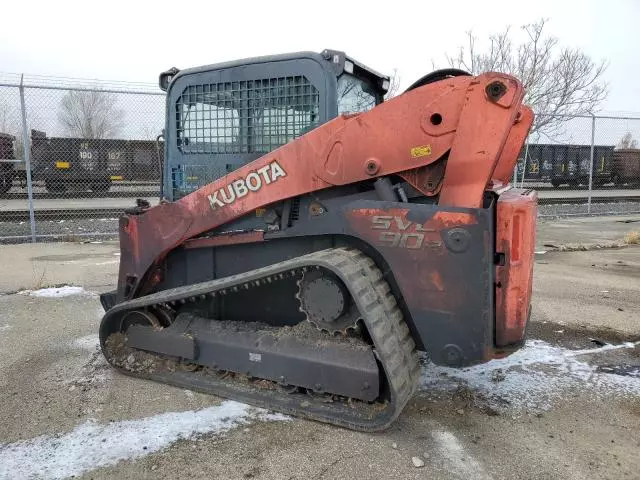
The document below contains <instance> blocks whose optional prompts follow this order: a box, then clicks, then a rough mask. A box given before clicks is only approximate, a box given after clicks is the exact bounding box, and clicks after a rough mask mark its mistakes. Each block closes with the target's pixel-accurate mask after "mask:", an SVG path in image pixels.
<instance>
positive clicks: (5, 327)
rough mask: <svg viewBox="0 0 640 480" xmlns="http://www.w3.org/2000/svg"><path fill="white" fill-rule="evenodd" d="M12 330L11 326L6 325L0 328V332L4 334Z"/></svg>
mask: <svg viewBox="0 0 640 480" xmlns="http://www.w3.org/2000/svg"><path fill="white" fill-rule="evenodd" d="M12 328H13V325H9V324H8V323H7V324H6V325H2V326H0V332H6V331H7V330H11V329H12Z"/></svg>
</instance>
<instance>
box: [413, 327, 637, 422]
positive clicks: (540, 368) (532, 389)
mask: <svg viewBox="0 0 640 480" xmlns="http://www.w3.org/2000/svg"><path fill="white" fill-rule="evenodd" d="M639 344H640V342H635V343H632V342H627V343H623V344H619V345H605V346H603V347H600V348H592V349H584V350H569V349H566V348H561V347H556V346H553V345H550V344H549V343H547V342H544V341H542V340H529V341H527V342H526V344H525V346H524V347H523V348H522V349H520V350H519V351H517V352H515V353H513V354H512V355H510V356H508V357H506V358H503V359H496V360H491V361H489V362H487V363H484V364H480V365H475V366H472V367H468V368H462V369H458V368H448V367H441V366H437V365H434V364H433V363H431V362H430V361H428V360H427V359H424V360H423V371H422V378H421V390H423V391H425V392H437V391H441V392H454V391H455V390H456V389H457V388H458V387H460V386H463V387H467V388H469V389H471V390H472V392H473V393H475V394H476V398H478V397H479V398H480V399H482V401H485V402H486V403H487V404H489V405H490V406H491V407H493V408H495V409H497V410H511V411H529V412H536V411H543V410H548V409H549V408H551V406H552V403H553V402H554V400H558V399H561V398H563V396H564V395H565V394H567V393H569V392H572V391H576V390H580V391H585V392H587V393H588V394H589V395H595V396H598V397H599V396H609V395H616V396H621V397H638V398H640V380H639V379H637V378H634V377H630V376H623V375H616V374H611V373H604V372H599V371H598V368H597V366H593V365H590V364H589V363H587V362H586V361H585V360H584V358H583V357H584V356H586V355H592V354H596V353H600V352H604V351H607V350H614V349H621V348H635V346H636V345H639Z"/></svg>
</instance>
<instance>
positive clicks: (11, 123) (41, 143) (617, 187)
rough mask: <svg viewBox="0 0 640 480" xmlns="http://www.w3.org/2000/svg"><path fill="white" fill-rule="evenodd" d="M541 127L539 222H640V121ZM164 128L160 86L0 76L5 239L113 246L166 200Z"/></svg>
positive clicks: (562, 120) (589, 120)
mask: <svg viewBox="0 0 640 480" xmlns="http://www.w3.org/2000/svg"><path fill="white" fill-rule="evenodd" d="M538 117H539V118H541V119H544V120H548V121H546V122H541V123H543V124H544V125H543V128H540V129H538V130H537V131H536V132H534V133H532V134H531V135H530V136H529V139H528V141H527V143H526V145H525V147H524V148H523V150H522V152H521V153H520V156H519V161H518V164H517V167H516V168H515V169H514V175H513V183H514V184H516V185H517V186H518V187H520V186H522V187H524V188H535V189H537V190H538V191H539V196H540V215H541V216H555V215H561V216H563V215H589V214H606V213H627V212H640V149H639V148H638V147H640V145H638V142H639V141H640V117H639V118H630V117H629V118H628V117H611V116H588V117H586V116H585V117H559V116H555V117H551V116H547V117H545V116H544V115H539V116H538ZM164 120H165V95H164V92H162V91H161V90H160V89H159V88H158V86H157V85H156V84H149V83H130V82H119V81H110V82H107V81H98V80H79V79H72V78H53V77H42V76H34V75H31V76H26V75H25V76H22V75H14V74H0V241H2V242H23V241H36V240H38V241H47V240H92V239H96V240H97V239H103V238H115V237H116V236H117V231H118V217H119V215H120V214H121V212H122V211H123V209H124V208H126V207H130V206H133V205H134V204H135V200H136V199H137V198H143V199H146V200H147V201H149V202H150V203H151V204H155V203H157V202H158V200H159V194H160V177H161V171H162V168H161V166H162V162H163V161H164V158H163V157H164V138H163V137H162V135H161V134H162V130H163V128H164ZM209 121H210V122H215V119H213V120H209ZM222 121H224V119H222ZM202 128H203V130H206V129H208V128H210V129H212V130H215V129H216V128H218V126H217V125H215V124H213V123H211V124H206V123H204V122H203V124H202ZM201 134H202V136H203V137H204V138H207V137H208V136H210V135H208V134H207V132H206V131H203V132H201Z"/></svg>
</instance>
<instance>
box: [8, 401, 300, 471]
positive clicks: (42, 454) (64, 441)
mask: <svg viewBox="0 0 640 480" xmlns="http://www.w3.org/2000/svg"><path fill="white" fill-rule="evenodd" d="M287 419H288V417H286V416H284V415H280V414H271V413H268V412H267V411H265V410H262V409H256V408H252V407H249V406H248V405H244V404H241V403H237V402H233V401H224V402H222V403H221V404H220V405H217V406H214V407H210V408H207V409H204V410H199V411H186V412H172V413H164V414H161V415H155V416H153V417H148V418H143V419H140V420H124V421H120V422H113V423H109V424H105V425H101V424H99V423H97V422H96V421H95V420H89V421H87V422H85V423H83V424H81V425H78V426H77V427H76V428H75V429H74V430H73V431H71V432H69V433H66V434H64V435H60V436H56V437H53V436H49V435H42V436H40V437H36V438H33V439H30V440H25V441H21V442H15V443H11V444H5V445H3V444H0V479H3V480H4V479H7V480H8V479H11V480H19V479H34V478H46V479H62V478H67V477H70V476H72V475H76V476H78V475H81V474H82V473H84V472H88V471H91V470H94V469H96V468H98V467H104V466H108V465H115V464H116V463H118V462H120V461H122V460H130V459H136V458H139V457H142V456H145V455H148V454H150V453H153V452H157V451H160V450H163V449H165V448H167V447H168V446H170V445H171V444H172V443H174V442H176V441H177V440H180V439H190V438H194V437H195V436H197V435H204V434H209V435H211V434H213V435H220V434H222V433H225V432H227V431H229V430H231V429H233V428H236V427H238V426H241V425H246V424H248V423H250V422H251V421H255V420H261V421H282V420H287Z"/></svg>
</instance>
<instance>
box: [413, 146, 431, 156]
mask: <svg viewBox="0 0 640 480" xmlns="http://www.w3.org/2000/svg"><path fill="white" fill-rule="evenodd" d="M429 155H431V145H422V146H420V147H413V148H412V149H411V156H412V157H413V158H420V157H428V156H429Z"/></svg>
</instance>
